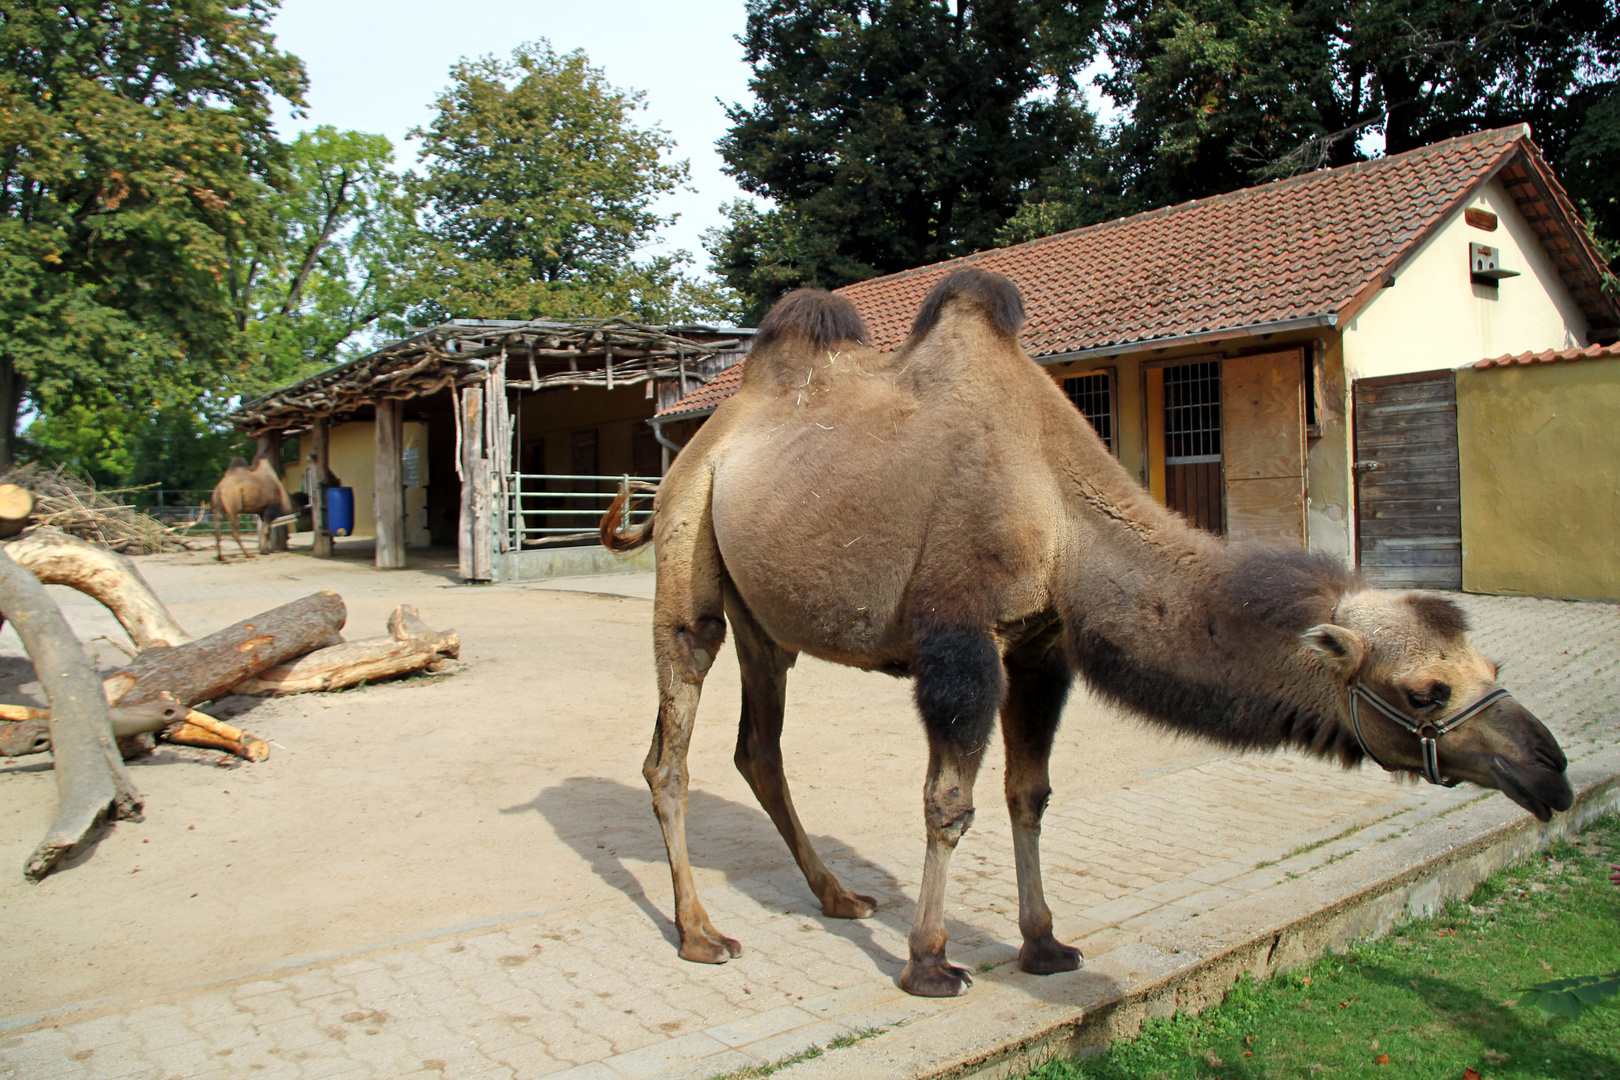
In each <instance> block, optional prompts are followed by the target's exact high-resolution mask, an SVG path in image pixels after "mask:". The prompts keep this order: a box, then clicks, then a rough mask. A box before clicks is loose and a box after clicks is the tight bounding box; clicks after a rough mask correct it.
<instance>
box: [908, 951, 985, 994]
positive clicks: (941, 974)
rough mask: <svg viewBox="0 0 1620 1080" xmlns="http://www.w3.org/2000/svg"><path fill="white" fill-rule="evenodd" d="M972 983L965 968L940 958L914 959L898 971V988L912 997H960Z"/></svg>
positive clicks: (971, 977) (970, 976)
mask: <svg viewBox="0 0 1620 1080" xmlns="http://www.w3.org/2000/svg"><path fill="white" fill-rule="evenodd" d="M972 985H973V976H972V975H971V974H969V973H968V969H967V968H963V967H957V966H956V965H955V964H950V963H946V962H945V961H944V960H943V959H941V960H927V961H922V962H919V961H916V960H913V961H911V962H910V963H908V964H907V965H906V970H905V971H902V972H901V973H900V989H902V990H904V991H905V992H906V993H908V994H911V995H913V996H914V997H960V996H961V995H963V994H965V993H967V992H968V987H970V986H972Z"/></svg>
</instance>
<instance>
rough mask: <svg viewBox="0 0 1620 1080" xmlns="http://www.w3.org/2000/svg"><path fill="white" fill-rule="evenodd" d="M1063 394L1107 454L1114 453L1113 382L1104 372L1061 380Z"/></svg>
mask: <svg viewBox="0 0 1620 1080" xmlns="http://www.w3.org/2000/svg"><path fill="white" fill-rule="evenodd" d="M1063 392H1064V393H1066V394H1068V395H1069V400H1070V401H1072V402H1074V407H1075V408H1077V409H1079V410H1080V415H1082V416H1084V417H1085V418H1086V420H1087V422H1089V423H1090V424H1091V427H1092V430H1094V431H1095V432H1096V433H1097V435H1098V437H1099V438H1101V439H1102V441H1103V445H1104V446H1106V447H1108V452H1109V453H1110V454H1112V453H1113V452H1114V380H1113V376H1111V375H1110V374H1109V373H1108V372H1106V371H1098V372H1095V373H1093V374H1091V375H1077V376H1075V377H1074V378H1072V379H1064V380H1063Z"/></svg>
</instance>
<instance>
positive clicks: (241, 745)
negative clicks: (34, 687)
mask: <svg viewBox="0 0 1620 1080" xmlns="http://www.w3.org/2000/svg"><path fill="white" fill-rule="evenodd" d="M107 713H108V715H109V716H110V717H111V719H112V729H113V734H114V735H115V736H117V737H118V738H120V739H127V738H129V737H130V736H132V735H148V734H151V733H153V732H161V736H160V737H161V738H162V739H163V741H164V742H170V743H177V744H179V745H181V746H202V747H206V748H208V749H210V750H224V751H226V752H227V753H231V754H235V755H236V756H237V757H239V758H246V759H247V760H248V761H263V760H264V759H265V758H267V757H269V756H270V744H269V743H267V742H265V741H264V740H263V739H260V738H256V737H255V736H253V735H249V734H248V733H247V732H245V731H243V730H242V729H241V728H238V727H232V726H231V725H230V724H227V723H225V722H224V721H222V720H216V719H214V718H213V717H212V716H209V715H208V714H207V713H200V712H198V711H197V710H196V709H187V708H185V707H184V706H181V705H175V704H172V703H170V702H165V701H153V702H148V703H147V704H145V705H135V706H131V707H130V708H127V709H118V708H113V709H108V710H107ZM50 720H51V714H50V711H49V710H48V709H36V708H34V707H32V706H29V705H0V756H3V757H26V756H28V755H29V754H46V753H49V752H50V749H51V731H50Z"/></svg>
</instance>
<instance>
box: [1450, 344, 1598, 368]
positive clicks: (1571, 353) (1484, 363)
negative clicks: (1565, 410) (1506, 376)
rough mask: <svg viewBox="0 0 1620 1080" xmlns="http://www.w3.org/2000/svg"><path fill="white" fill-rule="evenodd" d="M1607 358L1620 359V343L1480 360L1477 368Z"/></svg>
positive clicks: (1523, 353)
mask: <svg viewBox="0 0 1620 1080" xmlns="http://www.w3.org/2000/svg"><path fill="white" fill-rule="evenodd" d="M1606 356H1612V357H1620V342H1616V343H1615V344H1613V345H1588V346H1587V347H1586V348H1584V349H1562V350H1558V349H1548V350H1546V351H1545V352H1538V353H1531V352H1522V353H1520V354H1519V355H1517V356H1498V357H1494V358H1492V359H1490V360H1480V361H1478V362H1476V363H1475V364H1474V367H1476V368H1504V367H1519V366H1521V365H1528V364H1558V363H1562V362H1564V361H1566V360H1601V359H1603V358H1604V357H1606Z"/></svg>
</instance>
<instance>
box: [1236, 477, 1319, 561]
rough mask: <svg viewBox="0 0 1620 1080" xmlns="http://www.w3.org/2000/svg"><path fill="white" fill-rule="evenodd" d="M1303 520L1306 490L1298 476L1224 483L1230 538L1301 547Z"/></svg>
mask: <svg viewBox="0 0 1620 1080" xmlns="http://www.w3.org/2000/svg"><path fill="white" fill-rule="evenodd" d="M1234 495H1236V496H1237V497H1236V498H1234V497H1233V496H1234ZM1304 520H1305V489H1304V486H1303V485H1302V484H1300V482H1299V478H1298V477H1294V476H1276V477H1263V478H1260V479H1255V480H1238V481H1236V482H1235V483H1234V481H1232V480H1230V479H1228V480H1227V482H1226V531H1227V533H1228V534H1229V535H1230V536H1231V537H1232V538H1233V539H1242V540H1256V541H1259V542H1260V543H1263V544H1277V545H1280V546H1283V547H1301V546H1303V544H1304V540H1305V533H1304V526H1303V522H1304Z"/></svg>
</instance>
